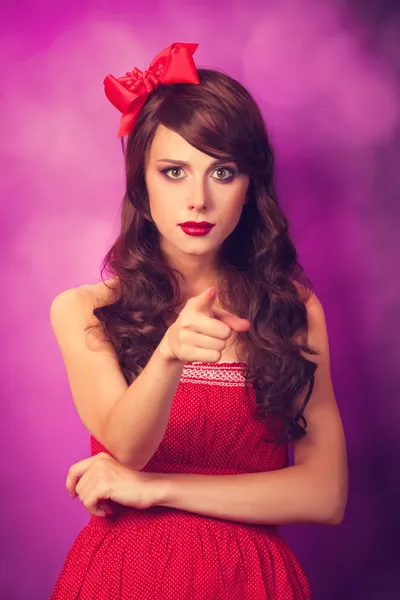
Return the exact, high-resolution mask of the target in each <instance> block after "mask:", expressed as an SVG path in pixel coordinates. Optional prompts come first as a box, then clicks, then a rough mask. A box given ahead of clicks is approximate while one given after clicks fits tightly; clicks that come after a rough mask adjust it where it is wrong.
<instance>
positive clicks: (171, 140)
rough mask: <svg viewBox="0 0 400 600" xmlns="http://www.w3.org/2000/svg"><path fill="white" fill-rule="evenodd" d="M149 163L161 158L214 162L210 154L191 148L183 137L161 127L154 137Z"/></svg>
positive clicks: (148, 154)
mask: <svg viewBox="0 0 400 600" xmlns="http://www.w3.org/2000/svg"><path fill="white" fill-rule="evenodd" d="M146 158H147V159H148V160H149V161H153V160H158V159H160V158H171V159H175V160H183V161H190V160H192V161H194V160H196V161H204V162H209V161H210V160H212V158H211V157H210V156H208V154H204V153H203V152H200V150H197V148H195V147H194V146H191V145H190V144H189V142H187V141H186V140H185V139H184V138H183V137H182V136H181V135H179V134H178V133H176V132H175V131H172V130H171V129H168V128H167V127H164V125H159V126H158V127H157V130H156V133H155V135H154V138H153V141H152V143H151V145H150V148H149V149H148V151H147V157H146Z"/></svg>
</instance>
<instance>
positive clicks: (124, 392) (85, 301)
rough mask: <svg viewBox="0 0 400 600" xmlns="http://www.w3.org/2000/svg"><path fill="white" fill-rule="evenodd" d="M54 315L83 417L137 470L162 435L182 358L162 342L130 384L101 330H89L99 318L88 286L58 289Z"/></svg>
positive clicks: (91, 429)
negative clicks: (169, 353)
mask: <svg viewBox="0 0 400 600" xmlns="http://www.w3.org/2000/svg"><path fill="white" fill-rule="evenodd" d="M50 319H51V324H52V327H53V331H54V333H55V336H56V339H57V341H58V344H59V347H60V350H61V354H62V357H63V360H64V364H65V368H66V371H67V376H68V381H69V386H70V389H71V393H72V397H73V400H74V404H75V408H76V410H77V412H78V415H79V417H80V419H81V420H82V422H83V424H84V425H85V427H86V428H87V429H88V431H89V432H90V433H91V434H92V435H93V436H94V437H95V438H96V439H97V440H98V441H99V442H100V443H101V444H102V445H103V446H104V447H105V448H106V449H107V450H108V451H109V452H110V453H111V454H112V455H113V456H114V457H115V458H116V459H117V460H118V461H119V462H121V463H122V464H124V465H127V466H129V467H130V468H132V469H134V470H136V471H139V470H140V469H142V468H143V467H144V466H145V465H146V464H147V463H148V462H149V460H150V459H151V457H152V456H153V454H154V453H155V451H156V450H157V448H158V446H159V445H160V443H161V441H162V439H163V437H164V434H165V431H166V429H167V425H168V420H169V416H170V413H171V407H172V401H173V398H174V395H175V392H176V389H177V387H178V384H179V381H180V377H181V374H182V370H183V366H184V362H182V361H180V360H178V359H171V358H169V356H167V355H166V354H164V353H163V349H162V348H163V345H162V342H161V343H160V344H159V346H158V347H157V348H156V350H155V351H154V353H153V355H152V357H151V359H150V360H149V362H148V363H147V365H146V367H145V368H144V369H143V370H142V371H141V373H140V374H139V375H138V376H137V377H136V379H135V380H134V381H133V383H132V384H131V385H130V386H128V385H127V383H126V381H125V378H124V376H123V374H122V372H121V369H120V367H119V364H118V360H117V357H116V355H115V352H114V349H113V348H112V347H111V345H110V344H109V343H107V342H105V341H104V340H103V339H102V336H101V330H100V331H99V330H98V329H95V330H93V331H92V332H90V333H89V332H87V331H85V327H86V326H87V325H88V324H89V323H94V321H95V319H94V317H93V300H91V299H90V296H89V295H88V293H87V292H86V291H83V290H82V289H81V288H75V289H70V290H66V291H65V292H62V293H61V294H59V295H58V296H57V297H56V298H55V299H54V300H53V302H52V305H51V309H50Z"/></svg>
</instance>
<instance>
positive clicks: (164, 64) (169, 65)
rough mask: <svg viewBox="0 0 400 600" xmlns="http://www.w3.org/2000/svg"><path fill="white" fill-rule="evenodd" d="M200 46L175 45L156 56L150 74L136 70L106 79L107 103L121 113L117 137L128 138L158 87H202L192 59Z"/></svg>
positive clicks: (109, 76) (149, 70) (148, 71)
mask: <svg viewBox="0 0 400 600" xmlns="http://www.w3.org/2000/svg"><path fill="white" fill-rule="evenodd" d="M197 47H198V44H181V43H179V42H176V43H174V44H171V46H168V48H166V49H165V50H163V51H162V52H160V54H157V56H156V57H155V58H154V59H153V60H152V62H151V64H150V67H149V68H148V70H147V71H144V72H142V71H140V70H139V69H137V68H136V67H135V68H134V69H133V70H132V71H129V72H128V73H126V76H125V77H118V78H116V77H114V76H113V75H107V77H106V78H105V79H104V91H105V94H106V96H107V98H108V100H109V101H110V102H111V104H113V105H114V106H115V107H116V108H117V109H118V110H119V111H120V112H122V117H121V122H120V126H119V131H118V137H123V136H124V135H128V134H129V133H130V131H131V130H132V127H133V125H134V123H135V121H136V119H137V116H138V114H139V112H140V109H141V108H142V106H143V105H144V103H145V102H146V100H147V98H148V96H149V94H150V92H151V91H152V90H154V89H155V88H156V87H158V86H159V85H168V84H171V83H200V80H199V76H198V74H197V70H196V65H195V64H194V61H193V58H192V55H193V54H194V52H195V51H196V49H197Z"/></svg>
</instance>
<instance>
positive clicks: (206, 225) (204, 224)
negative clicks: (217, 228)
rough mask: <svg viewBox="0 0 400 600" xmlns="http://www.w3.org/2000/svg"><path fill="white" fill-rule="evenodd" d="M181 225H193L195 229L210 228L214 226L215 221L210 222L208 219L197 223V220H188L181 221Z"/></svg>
mask: <svg viewBox="0 0 400 600" xmlns="http://www.w3.org/2000/svg"><path fill="white" fill-rule="evenodd" d="M179 226H180V227H191V228H193V229H210V228H211V227H214V223H208V222H207V221H200V222H199V223H196V221H186V223H179Z"/></svg>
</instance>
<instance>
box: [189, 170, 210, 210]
mask: <svg viewBox="0 0 400 600" xmlns="http://www.w3.org/2000/svg"><path fill="white" fill-rule="evenodd" d="M209 200H210V191H209V189H208V185H207V181H205V180H204V179H202V178H199V179H195V178H193V181H192V182H191V185H190V186H188V197H187V205H188V207H189V208H192V207H193V208H195V209H197V210H201V209H202V208H204V206H207V205H208V203H209Z"/></svg>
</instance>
